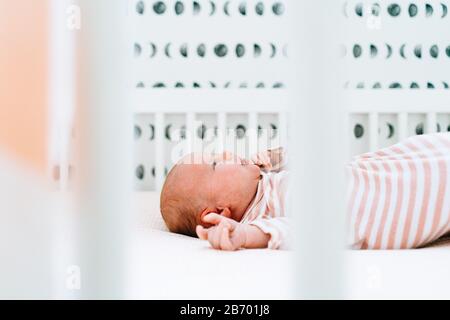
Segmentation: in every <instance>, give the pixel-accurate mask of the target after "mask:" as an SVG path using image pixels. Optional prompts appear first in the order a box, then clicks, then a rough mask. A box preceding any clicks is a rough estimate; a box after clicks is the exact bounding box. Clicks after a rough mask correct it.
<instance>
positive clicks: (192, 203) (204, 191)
mask: <svg viewBox="0 0 450 320" xmlns="http://www.w3.org/2000/svg"><path fill="white" fill-rule="evenodd" d="M260 177H261V172H260V169H259V167H258V166H256V165H253V164H249V163H248V161H246V160H243V159H240V158H239V157H237V156H235V155H233V154H231V153H228V152H224V153H221V154H197V153H193V154H189V155H187V156H185V157H184V158H183V159H181V160H180V161H179V162H178V163H177V164H176V165H175V166H174V167H173V168H172V170H171V171H170V172H169V174H168V176H167V179H166V181H165V183H164V186H163V189H162V192H161V213H162V216H163V218H164V221H165V222H166V225H167V227H168V228H169V230H170V231H172V232H176V233H181V234H185V235H189V236H195V228H196V226H197V225H202V226H204V227H209V226H210V225H208V224H207V223H205V222H204V221H203V217H204V216H206V215H207V214H208V213H211V212H216V213H218V214H220V215H223V216H225V217H227V218H230V219H233V220H236V221H240V220H241V218H242V216H243V215H244V213H245V211H246V210H247V208H248V207H249V205H250V204H251V202H252V200H253V198H254V197H255V194H256V191H257V188H258V182H259V180H260Z"/></svg>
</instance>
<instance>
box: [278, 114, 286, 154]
mask: <svg viewBox="0 0 450 320" xmlns="http://www.w3.org/2000/svg"><path fill="white" fill-rule="evenodd" d="M287 127H288V119H287V114H286V112H280V113H279V114H278V128H277V129H278V134H277V138H278V144H279V146H282V147H285V148H287V147H288V146H287V143H288V139H287Z"/></svg>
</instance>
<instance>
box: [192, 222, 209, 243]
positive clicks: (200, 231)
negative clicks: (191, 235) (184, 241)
mask: <svg viewBox="0 0 450 320" xmlns="http://www.w3.org/2000/svg"><path fill="white" fill-rule="evenodd" d="M195 231H196V232H197V236H198V238H199V239H200V240H208V230H206V229H205V228H203V227H202V226H200V225H199V226H197V228H196V229H195Z"/></svg>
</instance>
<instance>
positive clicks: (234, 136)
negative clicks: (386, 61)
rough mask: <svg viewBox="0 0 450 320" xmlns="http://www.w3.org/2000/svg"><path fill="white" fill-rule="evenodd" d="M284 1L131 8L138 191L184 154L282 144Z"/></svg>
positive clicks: (154, 183) (188, 1)
mask: <svg viewBox="0 0 450 320" xmlns="http://www.w3.org/2000/svg"><path fill="white" fill-rule="evenodd" d="M289 2H290V1H288V0H284V1H272V0H267V1H256V0H254V1H253V0H251V1H240V0H229V1H225V0H212V1H209V0H196V1H192V0H183V1H181V0H180V1H175V0H167V1H155V0H135V1H130V8H129V11H130V16H131V20H132V21H133V25H134V32H133V37H132V39H131V43H130V49H131V51H132V54H133V56H134V59H133V69H134V71H135V72H134V78H133V79H132V86H133V88H134V89H133V90H134V93H135V99H134V102H133V103H134V112H135V117H134V122H135V128H134V130H135V148H134V159H135V160H134V163H135V172H134V180H135V188H136V189H137V190H145V191H148V190H158V189H159V188H160V187H161V186H162V183H163V181H164V177H165V176H166V175H167V173H168V172H169V170H170V168H171V167H172V166H173V165H174V163H175V162H176V161H177V160H178V159H179V158H180V157H181V156H182V155H185V154H187V153H189V152H221V151H223V150H229V151H232V152H234V153H237V154H238V155H240V156H241V157H248V156H249V155H250V154H252V153H254V152H257V151H259V150H264V149H268V148H272V147H278V146H280V145H282V144H283V145H285V144H286V140H287V132H288V128H287V115H286V112H287V110H288V109H289V101H288V97H287V93H286V91H287V90H286V89H287V88H288V86H289V83H288V81H287V80H286V78H287V77H286V74H287V73H288V71H289V67H290V62H289V52H288V50H289V37H290V32H288V31H289V30H288V29H287V28H289V24H288V23H287V16H288V13H289Z"/></svg>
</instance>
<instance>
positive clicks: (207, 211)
mask: <svg viewBox="0 0 450 320" xmlns="http://www.w3.org/2000/svg"><path fill="white" fill-rule="evenodd" d="M217 211H218V210H211V209H205V210H203V211H202V213H200V223H201V225H202V226H203V227H205V228H209V227H212V226H213V224H210V223H207V222H205V220H204V218H205V216H207V215H208V214H210V213H217V214H220V212H217Z"/></svg>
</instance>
